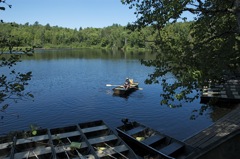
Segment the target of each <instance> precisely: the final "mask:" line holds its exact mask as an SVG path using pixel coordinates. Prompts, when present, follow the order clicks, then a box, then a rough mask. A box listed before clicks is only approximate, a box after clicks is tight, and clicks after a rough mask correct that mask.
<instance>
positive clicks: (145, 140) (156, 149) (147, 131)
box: [116, 120, 194, 159]
mask: <svg viewBox="0 0 240 159" xmlns="http://www.w3.org/2000/svg"><path fill="white" fill-rule="evenodd" d="M116 130H117V132H118V135H119V136H120V137H121V138H122V139H123V140H124V141H125V142H126V143H127V144H129V146H130V147H131V148H132V149H133V150H134V151H135V152H136V153H137V155H139V156H142V157H144V158H147V157H146V156H148V158H150V157H153V158H154V157H156V158H161V159H162V158H163V159H173V158H176V159H180V158H181V159H182V158H186V157H187V156H189V155H190V154H192V153H193V151H194V148H193V147H191V146H189V145H187V144H185V143H184V142H181V141H179V140H177V139H174V138H172V137H170V136H168V135H165V134H163V133H160V132H158V131H156V130H154V129H152V128H149V127H147V126H145V125H143V124H140V123H138V122H136V121H133V122H128V120H124V124H123V125H121V126H119V127H117V128H116Z"/></svg>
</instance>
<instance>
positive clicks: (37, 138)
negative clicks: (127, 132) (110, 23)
mask: <svg viewBox="0 0 240 159" xmlns="http://www.w3.org/2000/svg"><path fill="white" fill-rule="evenodd" d="M0 158H1V159H23V158H24V159H26V158H38V159H45V158H53V159H77V158H78V159H100V158H101V159H110V158H118V159H126V158H129V159H136V158H137V156H136V155H135V153H134V152H133V151H132V149H131V148H130V147H129V146H128V145H127V144H126V143H125V142H124V141H123V140H122V139H121V138H120V137H118V136H117V135H116V134H115V133H114V132H113V131H112V130H111V129H110V128H109V127H108V126H107V125H106V124H105V123H104V122H103V121H102V120H97V121H92V122H85V123H80V124H76V125H71V126H67V127H61V128H53V129H40V130H37V131H36V132H35V131H34V133H33V131H19V132H13V133H10V134H8V135H7V136H3V137H0Z"/></svg>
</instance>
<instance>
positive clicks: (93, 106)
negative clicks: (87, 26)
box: [0, 49, 230, 140]
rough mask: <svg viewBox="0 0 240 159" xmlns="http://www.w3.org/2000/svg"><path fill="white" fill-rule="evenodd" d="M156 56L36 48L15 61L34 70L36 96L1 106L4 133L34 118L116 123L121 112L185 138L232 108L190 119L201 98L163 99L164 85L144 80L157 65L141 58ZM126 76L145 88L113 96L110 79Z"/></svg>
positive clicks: (52, 123)
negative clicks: (176, 103) (173, 104)
mask: <svg viewBox="0 0 240 159" xmlns="http://www.w3.org/2000/svg"><path fill="white" fill-rule="evenodd" d="M153 57H154V55H151V54H149V53H128V54H127V53H123V52H118V51H103V50H93V49H79V50H71V49H65V50H63V49H62V50H37V51H36V53H35V54H34V56H32V57H24V58H23V60H22V62H21V63H19V64H18V65H17V66H16V70H19V71H21V72H27V71H32V74H33V77H32V80H31V81H30V82H29V86H28V87H27V91H30V92H31V93H32V94H33V95H34V96H35V97H34V101H32V100H21V101H18V102H17V103H15V102H13V101H11V102H10V106H9V108H7V111H6V113H2V112H1V113H2V114H1V116H3V117H2V119H1V120H0V124H1V125H0V134H1V135H2V134H4V133H7V132H9V131H14V130H29V126H30V124H35V125H37V126H39V127H42V128H55V127H64V126H68V125H72V124H77V123H82V122H87V121H93V120H100V119H101V120H104V121H105V122H106V123H107V124H108V125H109V126H110V127H111V128H112V129H115V128H116V127H117V126H119V125H121V124H122V123H121V119H122V118H128V119H129V120H136V121H138V122H141V123H143V124H145V125H147V126H149V127H152V128H154V129H156V130H159V131H161V132H163V133H166V134H168V135H170V136H172V137H175V138H177V139H180V140H182V139H185V138H188V137H190V136H191V135H193V134H195V133H197V132H199V131H201V130H202V129H204V128H206V127H208V126H209V125H211V124H212V123H213V122H214V121H216V120H217V119H218V118H219V117H221V116H222V115H223V114H224V113H226V112H228V111H229V110H230V109H226V108H217V107H209V108H208V109H207V110H206V111H205V112H204V113H203V115H199V116H198V117H197V118H196V120H190V117H191V115H194V113H193V110H195V109H197V110H199V109H200V108H201V104H200V100H195V101H194V102H192V103H186V104H184V105H183V106H182V107H180V108H169V107H168V106H166V105H160V101H161V97H160V94H161V93H162V87H161V85H160V84H153V85H146V84H144V80H145V79H146V78H147V77H148V74H150V73H151V72H152V71H153V68H150V67H146V66H144V65H141V63H140V61H139V59H150V58H153ZM126 77H129V78H133V79H134V80H135V81H137V82H139V87H140V88H142V90H137V91H135V92H133V93H132V94H130V95H129V96H128V98H123V97H119V96H113V91H112V88H113V87H107V86H106V84H114V85H119V84H123V83H124V81H125V78H126ZM195 114H196V113H195Z"/></svg>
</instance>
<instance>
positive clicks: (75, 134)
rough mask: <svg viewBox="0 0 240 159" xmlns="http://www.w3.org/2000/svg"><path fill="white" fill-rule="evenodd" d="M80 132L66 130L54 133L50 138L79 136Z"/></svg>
mask: <svg viewBox="0 0 240 159" xmlns="http://www.w3.org/2000/svg"><path fill="white" fill-rule="evenodd" d="M79 135H81V133H80V132H79V131H72V132H66V133H60V134H54V135H52V139H53V140H55V139H58V138H67V137H71V136H79Z"/></svg>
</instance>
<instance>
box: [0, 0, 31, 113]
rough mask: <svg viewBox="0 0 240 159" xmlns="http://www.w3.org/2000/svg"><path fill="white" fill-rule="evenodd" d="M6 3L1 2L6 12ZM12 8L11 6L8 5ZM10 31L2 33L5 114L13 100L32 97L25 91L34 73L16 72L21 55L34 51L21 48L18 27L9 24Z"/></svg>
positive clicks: (0, 102) (0, 91)
mask: <svg viewBox="0 0 240 159" xmlns="http://www.w3.org/2000/svg"><path fill="white" fill-rule="evenodd" d="M4 4H6V2H5V1H2V0H0V5H3V6H1V7H0V9H1V10H5V7H4ZM7 5H8V4H7ZM8 6H9V7H10V8H11V5H8ZM7 25H8V28H9V30H5V29H4V30H1V31H0V49H1V52H0V70H1V74H0V111H1V112H4V111H5V110H6V109H7V108H8V106H9V103H10V101H11V100H13V101H18V100H21V99H23V98H27V97H31V98H33V95H32V94H31V93H30V92H26V91H25V87H26V86H27V85H28V81H29V80H30V79H31V76H32V73H31V72H27V73H21V72H18V71H16V70H15V67H14V66H15V65H16V64H17V63H18V62H20V58H21V54H22V55H30V54H31V53H32V49H22V48H19V47H20V46H21V45H22V39H21V38H20V37H18V36H17V34H16V32H15V31H17V27H18V25H16V24H7Z"/></svg>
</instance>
